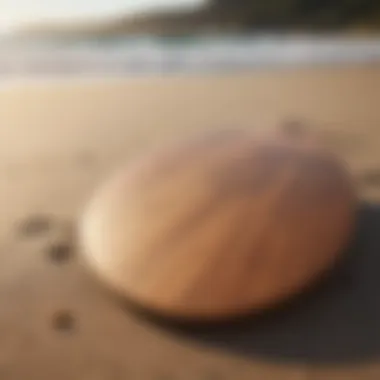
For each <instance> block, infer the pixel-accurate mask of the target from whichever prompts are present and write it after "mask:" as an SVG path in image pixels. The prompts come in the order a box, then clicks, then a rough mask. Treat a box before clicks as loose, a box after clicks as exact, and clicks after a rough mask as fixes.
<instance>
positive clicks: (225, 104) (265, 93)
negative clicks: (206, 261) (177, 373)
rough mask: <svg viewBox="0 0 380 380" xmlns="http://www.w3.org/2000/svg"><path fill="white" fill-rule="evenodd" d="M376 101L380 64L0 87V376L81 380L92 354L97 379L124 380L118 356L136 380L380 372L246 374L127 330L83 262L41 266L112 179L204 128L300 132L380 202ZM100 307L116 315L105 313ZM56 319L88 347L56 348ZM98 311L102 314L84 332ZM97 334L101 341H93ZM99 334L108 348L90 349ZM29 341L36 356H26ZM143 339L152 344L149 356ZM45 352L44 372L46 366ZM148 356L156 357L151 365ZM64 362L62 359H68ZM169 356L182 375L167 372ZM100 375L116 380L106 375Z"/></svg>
mask: <svg viewBox="0 0 380 380" xmlns="http://www.w3.org/2000/svg"><path fill="white" fill-rule="evenodd" d="M379 99H380V66H375V65H368V66H352V67H348V66H347V67H340V68H338V67H335V68H328V67H325V68H318V69H298V70H297V69H282V70H256V71H253V72H246V73H240V74H229V75H227V74H225V75H219V74H218V75H208V76H199V75H198V76H197V75H191V76H172V77H170V76H169V77H153V76H151V77H146V78H123V79H97V80H89V81H86V80H83V81H57V82H54V81H50V82H41V83H37V82H36V83H33V82H30V83H28V84H25V83H14V84H9V83H8V84H7V83H6V84H4V85H3V86H2V87H0V188H1V191H0V209H1V210H2V212H1V213H0V238H1V240H0V241H1V248H2V249H1V253H0V260H1V265H0V266H1V269H0V285H1V287H0V306H1V307H0V310H5V311H0V330H4V329H5V330H6V332H5V333H4V334H5V336H4V338H3V339H2V343H1V342H0V351H2V352H4V354H3V355H1V354H0V370H4V371H8V372H4V373H6V374H7V373H8V374H9V375H7V376H3V377H1V376H0V377H1V378H2V379H4V380H7V379H8V378H9V379H11V378H18V379H21V378H24V377H25V376H26V375H25V376H24V374H28V378H29V379H37V378H38V379H45V378H46V379H47V378H56V379H60V377H59V376H61V378H62V379H63V378H76V377H75V376H78V379H79V378H81V379H82V378H85V376H84V375H83V376H79V375H78V373H79V372H80V371H82V373H83V371H87V372H86V373H87V375H88V373H90V372H88V371H89V370H88V368H89V366H90V364H89V362H88V361H87V360H89V359H88V357H89V355H90V354H89V353H88V352H90V353H91V355H92V357H95V358H98V359H99V358H103V357H104V358H107V360H109V362H107V363H105V364H104V365H103V366H102V365H100V364H99V366H100V367H101V368H108V367H111V366H112V365H113V366H114V367H115V366H116V367H117V368H119V369H118V371H119V372H120V373H121V374H124V372H125V371H126V369H125V368H124V364H120V363H122V362H123V360H124V359H123V355H124V354H123V355H122V354H121V353H120V352H121V351H123V352H124V353H125V352H127V356H128V357H129V358H131V357H133V358H134V362H135V363H137V364H132V360H129V361H128V365H127V367H128V366H130V367H131V368H132V369H133V371H135V372H136V371H137V372H139V371H140V368H143V370H142V374H139V375H135V378H136V379H139V380H145V379H156V377H154V376H153V375H152V373H155V374H156V373H158V372H159V369H160V368H161V369H160V371H161V370H162V371H163V372H165V373H166V372H168V373H170V372H171V371H174V370H175V369H176V368H179V367H180V366H181V365H182V368H187V370H186V371H187V372H188V373H191V372H192V371H193V375H192V376H195V378H199V377H198V375H197V371H200V369H199V368H200V367H202V368H206V367H207V368H211V369H212V371H214V370H215V368H218V371H219V370H221V369H222V368H223V370H222V372H224V373H226V374H227V375H226V376H227V377H226V378H239V379H242V380H243V379H245V378H247V379H248V378H252V376H253V375H254V374H258V375H257V376H258V377H259V378H260V379H273V380H275V379H306V378H307V379H345V380H349V379H358V378H360V379H363V380H365V379H367V378H368V379H375V378H378V377H379V376H380V367H379V368H377V364H376V363H374V364H371V365H370V368H369V369H368V368H367V367H363V369H361V368H362V367H361V366H359V367H358V369H357V370H356V372H355V371H351V370H350V371H347V372H346V370H345V369H344V368H343V369H339V368H338V369H332V370H331V372H324V371H325V370H324V369H323V368H322V369H320V368H318V370H315V371H311V372H310V377H306V376H307V375H306V372H304V370H303V366H300V365H298V364H294V365H291V366H285V367H281V366H277V365H275V364H271V363H269V364H262V362H261V361H258V362H257V363H253V364H252V362H251V361H248V362H247V361H246V360H241V361H240V359H239V358H236V357H229V356H227V355H224V354H223V355H222V354H217V353H209V354H206V353H205V352H203V351H202V350H203V349H201V350H200V351H199V350H198V351H197V350H196V349H194V347H193V348H192V347H187V346H185V347H184V348H183V347H182V345H180V344H179V343H177V342H176V343H172V342H171V341H170V339H169V338H168V337H165V338H163V337H162V336H161V335H160V333H158V332H150V331H148V332H146V331H145V330H144V328H143V327H142V326H141V325H140V323H138V322H136V321H133V320H129V319H128V323H126V326H125V327H124V325H123V326H121V323H124V322H122V320H123V318H124V316H121V314H120V312H119V311H115V310H113V309H112V307H113V305H112V306H111V305H110V301H108V300H107V299H103V298H102V296H100V295H98V293H97V291H96V290H95V288H94V287H93V286H92V284H89V283H88V282H87V280H83V275H82V272H81V270H82V269H81V268H79V266H78V265H76V264H75V263H71V264H69V265H68V267H65V268H64V269H63V272H62V271H61V269H59V268H60V266H58V267H59V268H58V269H57V265H52V266H49V265H50V264H47V263H46V260H45V259H46V250H47V247H48V246H49V244H50V243H51V241H52V240H53V241H57V239H58V241H60V239H63V240H64V242H67V241H70V242H72V241H73V239H72V237H70V236H71V235H70V236H69V235H67V229H66V227H67V226H68V225H70V226H71V227H72V224H73V223H75V221H76V218H77V216H79V215H80V212H81V209H82V206H83V203H84V202H85V201H86V199H87V197H88V196H89V195H90V194H91V192H92V191H93V189H94V187H95V186H96V185H97V184H98V183H99V182H100V181H101V180H102V179H103V178H104V177H105V176H107V175H108V174H109V172H110V171H111V170H113V169H114V168H116V167H118V166H119V165H120V164H122V163H123V162H125V161H127V160H128V159H130V158H131V157H133V155H134V154H137V153H139V152H141V151H142V150H144V149H147V148H149V146H152V145H154V144H156V143H158V142H159V141H160V140H161V139H164V138H166V137H169V136H174V135H181V134H184V133H188V132H190V131H195V130H197V129H202V128H213V127H219V126H227V127H234V126H237V127H244V128H258V129H263V130H265V129H271V128H276V127H281V126H282V125H284V123H287V122H291V121H299V122H301V123H303V124H304V125H305V127H306V128H308V129H310V131H311V132H312V133H316V134H318V135H320V136H321V137H322V138H323V139H324V140H325V141H326V143H327V144H328V145H329V146H331V147H332V148H333V149H334V151H336V152H337V153H339V154H341V155H342V156H343V157H344V158H345V159H346V160H347V162H348V164H349V166H350V169H351V170H352V172H353V173H354V175H355V178H357V180H358V185H359V188H360V192H361V194H362V196H363V197H365V198H367V199H371V200H380V153H379V151H378V147H379V141H380V106H379ZM33 215H35V216H36V218H37V222H38V215H48V219H49V220H50V221H51V222H52V224H53V227H51V228H50V227H48V225H49V223H45V224H44V221H42V222H41V220H40V229H41V230H44V228H45V229H47V230H49V228H50V230H49V231H50V232H49V233H48V234H47V235H44V234H42V237H38V238H36V239H34V238H33V239H32V240H30V238H25V236H24V235H22V234H21V235H20V225H21V224H20V223H21V222H22V221H24V220H25V218H29V217H30V216H33ZM41 225H42V227H41ZM43 226H45V227H43ZM71 227H70V228H71ZM32 230H33V228H32ZM38 230H39V228H38V223H37V231H38ZM58 251H59V249H58ZM54 252H55V253H56V251H54ZM54 252H53V253H52V255H53V257H55V256H54V255H55V253H54ZM59 252H61V251H59ZM61 253H62V252H61ZM59 257H61V256H59ZM63 257H66V256H65V255H63ZM60 263H61V262H60ZM105 307H109V308H110V310H109V311H104V308H105ZM62 309H63V310H67V309H70V310H72V309H75V310H76V311H75V312H76V313H78V314H80V316H81V318H82V322H81V323H82V330H81V331H82V333H83V336H81V335H80V334H79V337H78V336H76V338H75V339H73V340H72V341H71V343H70V342H69V341H67V340H66V341H65V342H64V343H62V342H61V341H59V342H57V340H59V339H60V338H57V336H56V335H54V333H52V332H51V331H50V330H49V329H48V328H47V327H46V321H47V320H49V318H50V317H51V316H52V315H53V313H54V312H56V311H57V310H62ZM99 310H101V311H99ZM90 312H92V313H95V315H98V317H95V319H94V320H92V322H91V321H87V322H84V320H85V319H86V313H87V314H88V315H87V317H89V313H90ZM25 315H28V316H29V317H28V318H25ZM123 315H124V314H123ZM66 322H67V320H66ZM104 324H107V326H109V327H107V328H104ZM85 326H86V327H85ZM101 326H103V327H101ZM99 328H100V329H102V328H104V329H105V330H107V334H105V333H104V334H105V335H104V336H103V335H102V334H100V335H99V334H98V332H99V331H97V329H99ZM142 330H144V331H142ZM96 334H98V338H95V335H96ZM123 334H124V335H123ZM102 336H103V338H102V339H104V342H106V343H104V344H106V346H104V345H103V349H100V348H99V349H96V348H94V347H93V344H94V342H96V341H97V342H98V343H99V341H98V340H97V339H101V338H100V337H102ZM118 336H128V337H129V339H132V341H133V339H134V341H133V342H134V343H133V345H129V343H128V342H127V341H122V342H120V341H119V342H118V344H119V345H120V349H119V350H117V351H115V350H116V346H117V345H116V346H115V347H113V343H112V339H117V337H118ZM111 337H113V338H112V339H111ZM28 339H29V340H28ZM119 340H120V339H119ZM162 340H164V342H162ZM25 342H29V345H30V346H29V350H31V351H29V356H28V350H26V349H25ZM91 342H92V343H91ZM100 342H102V340H100ZM144 342H148V343H146V344H148V345H150V346H149V347H150V349H148V352H146V351H147V349H143V347H144V345H145V343H144ZM1 345H3V347H1ZM107 345H108V346H107ZM136 346H137V348H136ZM104 347H105V348H104ZM179 347H180V348H179ZM102 350H103V351H102ZM47 351H48V354H47V355H48V360H50V361H51V365H50V366H49V368H50V369H49V370H47V369H46V368H48V367H46V368H45V367H44V363H45V362H46V361H44V360H42V359H41V358H42V356H39V355H42V353H44V352H47ZM30 352H32V353H30ZM102 352H103V354H102ZM111 352H112V353H113V354H112V355H111V354H110V353H111ZM153 353H157V354H158V356H159V357H160V358H161V359H159V360H156V359H153ZM60 355H66V356H65V359H64V360H60V359H59V357H58V356H60ZM91 355H90V356H91ZM160 355H161V356H160ZM173 358H177V359H176V360H178V363H181V364H177V363H175V364H174V365H173V366H171V363H170V362H172V361H173V360H174V359H173ZM104 360H105V359H104ZM111 362H112V363H113V364H112V363H111ZM16 363H18V364H16ZM23 363H24V364H23ZM86 363H87V364H86ZM123 363H124V362H123ZM146 363H147V364H146ZM100 367H99V368H100ZM145 367H147V368H145ZM148 367H149V368H148ZM60 371H61V372H60ZM104 371H105V370H104ZM109 371H110V370H109ZM144 371H145V372H146V373H145V372H144ZM149 371H151V372H149ZM157 371H158V372H157ZM241 371H243V372H244V373H243V372H241ZM326 371H327V369H326ZM329 371H330V370H329ZM206 372H208V371H206ZM104 373H106V375H104V376H105V377H104V378H110V377H108V376H109V375H108V374H109V373H110V372H108V370H107V371H105V372H104ZM235 373H240V375H235ZM359 373H360V375H359ZM63 374H66V375H65V376H64V375H63ZM73 374H75V376H74V375H73ZM11 376H13V377H11ZM23 376H24V377H23ZM88 376H90V375H88ZM115 376H116V375H115ZM120 376H121V375H120ZM228 376H230V377H228ZM358 376H359V377H358ZM371 376H372V377H371ZM114 378H115V379H116V378H117V377H114ZM120 378H123V377H120ZM157 378H158V377H157ZM173 378H177V377H173ZM178 378H180V377H178ZM210 378H211V377H210Z"/></svg>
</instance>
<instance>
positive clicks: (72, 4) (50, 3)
mask: <svg viewBox="0 0 380 380" xmlns="http://www.w3.org/2000/svg"><path fill="white" fill-rule="evenodd" d="M204 3H206V0H0V31H1V32H7V31H12V30H14V29H17V28H18V27H20V26H23V25H25V24H27V23H34V22H39V21H55V20H62V21H66V20H72V19H88V18H93V17H94V18H99V17H104V16H114V15H118V14H125V13H128V12H131V13H135V12H141V11H146V10H149V9H152V8H154V9H155V8H179V7H193V6H195V7H196V6H198V5H202V4H204Z"/></svg>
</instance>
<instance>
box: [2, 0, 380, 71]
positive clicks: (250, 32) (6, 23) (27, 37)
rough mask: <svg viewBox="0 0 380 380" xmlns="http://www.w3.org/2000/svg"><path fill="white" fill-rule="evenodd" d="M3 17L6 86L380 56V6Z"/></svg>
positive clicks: (7, 2) (11, 10) (30, 5)
mask: <svg viewBox="0 0 380 380" xmlns="http://www.w3.org/2000/svg"><path fill="white" fill-rule="evenodd" d="M0 7H1V9H0V11H1V13H0V36H1V37H0V75H2V77H6V76H9V75H18V76H19V75H29V74H33V75H45V76H46V75H48V74H56V73H59V74H66V75H67V74H80V75H93V74H95V75H97V74H124V73H134V74H139V73H146V72H155V73H157V72H160V73H162V72H174V71H181V72H182V71H186V70H191V71H192V70H202V71H205V70H212V71H214V70H220V69H231V68H234V69H235V68H239V69H241V68H247V67H248V68H250V67H252V66H257V65H259V66H262V65H273V64H275V65H278V64H295V63H296V64H297V63H309V64H316V63H326V62H328V63H331V62H342V61H343V62H345V61H347V60H349V61H360V62H362V61H371V60H376V59H378V58H379V56H380V49H379V44H378V40H377V39H376V38H375V36H376V33H377V32H378V31H379V29H380V3H379V2H378V1H376V0H332V1H324V0H319V1H317V0H268V1H265V2H261V1H240V0H235V1H232V0H177V1H175V0H129V1H128V0H113V1H107V0H96V1H89V0H78V1H75V2H74V1H63V0H52V1H38V2H37V1H33V0H13V1H12V0H4V1H2V3H1V4H0ZM358 38H360V40H358Z"/></svg>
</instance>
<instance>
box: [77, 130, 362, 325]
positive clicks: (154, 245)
mask: <svg viewBox="0 0 380 380" xmlns="http://www.w3.org/2000/svg"><path fill="white" fill-rule="evenodd" d="M355 207H356V196H355V191H354V189H353V186H352V182H351V179H350V176H349V175H348V173H347V172H346V169H345V167H344V165H343V164H342V163H341V162H340V161H339V160H338V159H337V158H336V157H335V156H333V155H332V154H330V153H329V152H327V151H326V150H325V149H323V148H322V147H320V146H319V145H318V144H316V143H313V142H311V141H309V140H306V139H305V140H303V139H294V138H287V137H286V136H281V137H280V136H274V137H269V136H268V137H262V136H259V135H257V134H253V133H250V132H248V131H245V130H238V129H236V130H232V131H220V130H219V131H218V130H216V131H213V132H209V133H207V134H199V135H197V136H195V137H194V138H191V139H184V140H182V141H178V142H176V143H172V144H168V145H167V146H164V147H162V148H159V149H157V150H155V151H153V152H152V153H150V154H148V155H146V156H145V157H143V158H142V159H140V160H136V161H135V162H133V163H131V164H129V165H127V167H126V168H125V169H123V170H121V172H120V173H118V174H117V175H115V177H114V178H113V179H111V180H110V181H109V182H108V183H106V185H105V186H104V187H103V188H102V189H101V190H99V193H98V194H96V196H95V197H94V198H93V200H92V202H90V205H89V207H88V209H87V212H86V214H85V216H84V219H83V225H82V244H83V248H84V253H85V255H86V258H87V261H88V262H89V264H90V267H92V268H93V270H95V272H97V273H98V275H99V276H100V278H101V279H102V280H103V281H104V282H105V283H106V284H108V285H109V286H111V287H112V288H114V289H115V290H117V291H118V292H120V293H122V294H124V295H125V296H127V298H129V299H131V300H132V301H134V302H136V303H137V304H138V305H141V306H143V307H145V308H148V309H150V310H152V311H154V312H158V313H161V314H163V315H167V316H171V317H179V318H185V319H187V318H189V319H191V318H193V319H207V320H210V319H211V320H212V319H218V318H228V317H233V316H236V315H240V314H241V313H248V312H258V311H261V310H263V309H265V308H268V307H272V306H273V305H276V304H277V303H279V302H282V301H284V300H286V299H287V298H288V297H290V296H293V295H294V294H297V293H298V292H300V291H301V290H302V289H303V288H304V287H306V286H307V285H309V284H310V283H311V282H313V281H315V280H316V279H317V278H318V277H319V276H320V275H321V274H322V273H323V272H324V271H325V270H326V269H328V268H329V267H330V266H331V265H333V263H335V261H336V259H337V258H338V257H339V254H340V252H342V250H343V248H344V247H345V246H346V244H347V243H348V240H349V237H350V233H351V231H352V227H353V223H354V212H355Z"/></svg>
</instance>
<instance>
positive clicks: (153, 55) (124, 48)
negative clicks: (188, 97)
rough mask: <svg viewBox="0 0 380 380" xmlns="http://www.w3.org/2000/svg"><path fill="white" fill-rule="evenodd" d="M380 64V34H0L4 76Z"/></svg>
mask: <svg viewBox="0 0 380 380" xmlns="http://www.w3.org/2000/svg"><path fill="white" fill-rule="evenodd" d="M358 63H380V37H378V38H375V37H373V38H349V37H336V36H289V35H284V36H279V35H276V36H274V35H260V36H248V35H247V36H217V37H211V36H210V37H203V38H199V37H198V38H195V37H186V38H180V37H177V38H158V37H149V36H148V37H145V36H141V37H134V38H112V39H84V38H83V39H78V38H77V39H73V40H70V39H66V40H64V39H59V40H58V39H49V38H44V39H42V38H39V39H21V38H3V39H0V77H2V78H12V77H28V76H32V77H36V76H38V77H40V76H51V75H53V76H55V75H59V76H66V75H71V76H78V75H79V76H86V75H139V74H143V75H146V74H149V73H152V74H157V73H159V74H164V73H186V72H190V73H191V72H210V71H211V72H215V71H226V70H227V71H231V70H242V69H251V68H261V67H282V66H294V65H309V66H310V65H323V64H329V65H331V64H358Z"/></svg>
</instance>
